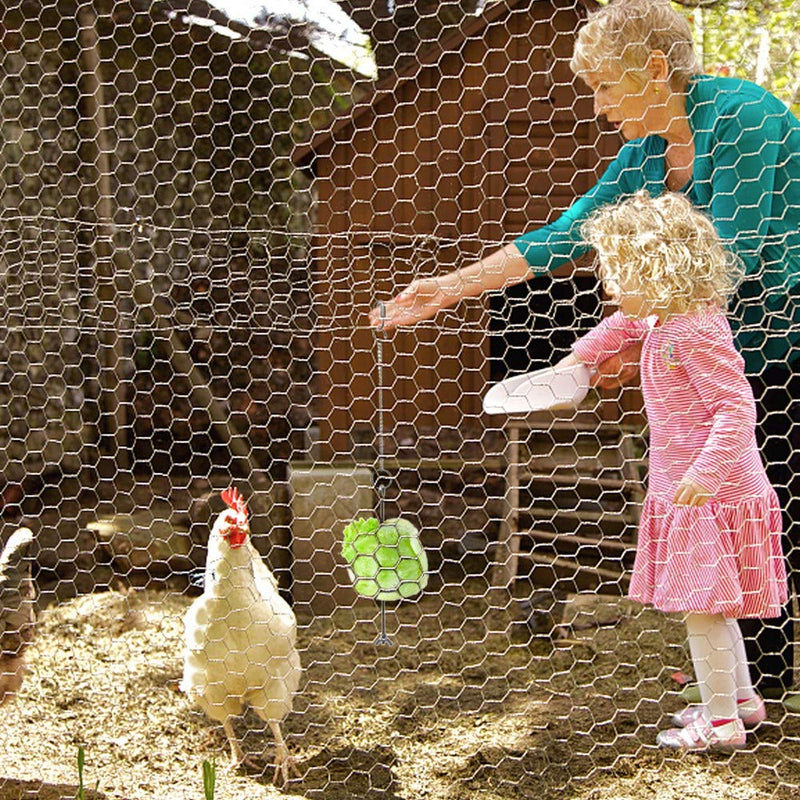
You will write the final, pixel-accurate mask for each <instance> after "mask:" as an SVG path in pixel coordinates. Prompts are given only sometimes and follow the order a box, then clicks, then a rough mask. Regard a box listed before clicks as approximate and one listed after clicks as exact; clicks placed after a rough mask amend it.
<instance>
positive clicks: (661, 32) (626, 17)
mask: <svg viewBox="0 0 800 800" xmlns="http://www.w3.org/2000/svg"><path fill="white" fill-rule="evenodd" d="M654 50H659V51H661V52H662V53H664V55H665V56H666V57H667V63H668V64H669V69H670V79H671V82H672V84H673V88H675V89H683V87H685V86H686V84H687V83H688V81H689V78H691V77H692V76H693V75H696V74H697V73H698V72H700V71H701V70H700V65H699V62H698V60H697V54H696V51H695V47H694V42H693V40H692V30H691V28H690V27H689V22H688V21H687V19H686V18H685V17H684V16H682V15H681V14H679V13H678V12H677V11H675V9H674V8H673V7H672V6H671V5H670V3H669V0H612V2H611V3H609V4H608V5H607V6H604V7H603V8H601V9H600V10H598V11H596V12H594V13H593V14H590V15H589V20H588V22H587V23H586V24H585V25H584V26H583V27H582V28H581V29H580V31H579V32H578V37H577V39H576V40H575V50H574V53H573V56H572V60H571V61H570V67H571V68H572V71H573V72H574V73H575V74H576V75H579V76H581V75H584V74H585V73H587V72H594V71H596V70H598V69H601V68H611V69H614V70H616V71H618V72H619V73H620V74H622V73H624V72H626V71H627V70H634V71H636V70H642V69H644V68H645V66H646V64H647V59H648V58H649V56H650V53H652V52H653V51H654Z"/></svg>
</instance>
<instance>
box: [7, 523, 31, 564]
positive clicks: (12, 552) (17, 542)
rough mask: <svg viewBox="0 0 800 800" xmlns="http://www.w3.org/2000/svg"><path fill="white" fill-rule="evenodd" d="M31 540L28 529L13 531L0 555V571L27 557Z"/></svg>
mask: <svg viewBox="0 0 800 800" xmlns="http://www.w3.org/2000/svg"><path fill="white" fill-rule="evenodd" d="M33 539H34V536H33V531H32V530H31V529H30V528H18V529H17V530H16V531H14V533H12V534H11V537H10V538H9V540H8V541H7V542H6V546H5V547H4V548H3V552H2V554H0V570H1V569H3V567H6V566H8V565H14V564H19V563H20V562H21V561H23V560H24V559H25V558H26V557H27V555H28V551H29V550H30V546H31V542H33Z"/></svg>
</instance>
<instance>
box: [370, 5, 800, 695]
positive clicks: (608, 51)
mask: <svg viewBox="0 0 800 800" xmlns="http://www.w3.org/2000/svg"><path fill="white" fill-rule="evenodd" d="M571 66H572V68H573V71H575V72H576V73H577V74H578V75H579V76H580V77H581V78H582V79H583V80H584V81H585V82H586V83H587V84H588V85H589V87H590V88H591V89H592V91H593V92H594V98H595V112H596V113H597V114H598V115H603V116H605V117H606V118H607V119H608V120H609V121H610V122H612V123H613V124H615V125H616V126H617V128H618V129H619V130H620V132H621V133H622V135H623V137H624V138H625V139H626V140H628V141H627V142H626V144H625V145H624V146H623V148H622V149H621V150H620V152H619V154H618V156H617V158H616V159H615V160H614V161H613V162H612V163H611V164H610V166H609V167H608V169H607V170H606V172H605V173H604V175H603V176H602V178H601V179H600V181H598V183H597V184H596V185H595V186H594V187H593V188H592V189H591V190H590V191H589V192H588V193H587V194H586V195H584V196H583V197H580V198H578V199H577V200H576V201H575V202H574V203H573V205H572V206H571V207H570V208H569V209H568V210H567V211H565V212H564V214H562V215H561V217H559V219H557V220H556V221H555V222H553V223H551V224H550V225H548V226H545V227H544V228H540V229H538V230H535V231H532V232H530V233H526V234H524V235H523V236H521V237H519V238H518V239H516V240H515V241H514V242H513V243H512V244H508V245H506V246H505V247H503V248H501V249H500V250H498V251H496V252H494V253H492V254H491V255H489V256H487V257H486V258H484V259H483V260H481V261H479V262H476V263H473V264H470V265H468V266H466V267H464V268H462V269H460V270H456V271H455V272H451V273H449V274H447V275H443V276H441V277H437V278H428V279H421V280H416V281H414V282H413V283H411V284H410V285H409V286H408V287H407V288H406V289H405V290H403V291H402V292H401V293H400V294H399V295H398V296H397V297H396V298H394V299H393V300H392V301H390V302H389V303H387V304H386V316H387V322H386V326H387V327H389V328H391V327H396V326H398V325H408V324H414V323H415V322H418V321H420V320H423V319H427V318H429V317H432V316H433V315H434V314H435V313H436V312H437V311H438V310H439V309H440V308H443V307H447V306H452V305H455V304H456V303H457V302H458V301H459V300H461V299H462V298H464V297H472V296H476V295H479V294H481V293H482V292H484V291H487V290H492V289H500V288H503V287H506V286H509V285H512V284H514V283H518V282H521V281H523V280H527V279H528V278H530V277H531V276H532V275H533V274H537V273H542V272H545V271H547V270H552V269H554V268H555V267H556V266H558V265H559V264H560V263H562V262H564V261H566V260H569V259H572V258H575V257H577V256H579V255H581V254H582V253H583V252H585V251H586V246H585V244H584V243H583V242H582V241H581V238H580V228H581V224H582V223H583V221H584V220H585V219H586V218H587V217H588V216H589V215H590V214H591V213H592V212H593V211H594V210H596V209H597V208H598V207H600V206H602V205H605V204H607V203H611V202H614V201H616V200H617V199H619V198H620V197H622V196H624V195H628V194H633V193H634V192H636V191H638V190H640V189H647V190H648V191H649V192H650V194H652V195H654V196H657V195H659V194H661V193H663V192H664V191H666V190H670V191H679V192H682V193H684V194H686V195H687V196H688V197H689V198H690V199H691V200H692V202H693V203H694V204H695V205H696V206H698V207H699V208H700V209H702V210H704V211H705V212H707V213H708V214H709V215H710V216H711V218H712V220H713V222H714V225H715V227H716V229H717V231H718V232H719V234H720V236H721V238H722V239H723V241H724V242H725V243H726V244H727V245H728V246H729V247H731V248H732V249H734V250H735V251H736V252H737V253H738V255H739V256H740V258H741V259H742V261H743V262H744V265H745V269H746V273H747V276H746V279H745V281H744V282H743V283H742V285H741V286H740V288H739V290H738V292H737V296H736V299H735V303H734V308H733V309H732V312H731V316H732V319H731V323H732V327H733V328H734V331H735V334H736V343H737V346H738V348H739V350H740V352H741V353H742V355H743V356H744V358H745V363H746V369H747V372H748V375H749V376H750V379H751V382H752V383H753V388H754V394H755V396H756V400H757V402H758V403H759V415H760V423H761V433H762V435H763V433H764V429H765V427H768V428H769V430H768V431H767V433H768V438H767V439H766V441H762V442H761V445H762V452H763V453H764V456H765V458H766V460H767V461H768V463H769V465H770V466H769V472H770V478H771V480H772V482H773V484H775V485H776V487H777V488H778V492H779V496H780V498H781V502H782V505H783V508H784V510H785V514H786V517H787V518H786V520H785V530H786V531H787V532H788V534H789V539H790V540H791V541H792V542H794V543H795V544H796V545H800V541H798V540H800V531H798V527H800V524H799V523H800V511H798V509H797V508H796V507H795V508H792V507H791V505H790V501H791V498H792V497H793V496H794V497H798V498H800V486H798V485H797V484H798V478H797V473H798V469H797V468H796V465H795V464H794V463H793V461H792V460H793V459H795V460H796V459H797V457H798V450H800V408H798V402H797V400H795V398H797V397H798V396H800V395H799V394H798V391H800V122H799V121H798V120H797V119H796V118H795V117H794V116H793V115H792V114H791V113H790V112H789V111H788V110H787V109H786V107H785V106H784V105H783V104H782V103H781V102H780V101H779V100H778V99H777V98H775V97H774V96H772V95H771V94H769V93H768V92H765V91H764V90H763V89H761V88H759V87H758V86H756V85H754V84H751V83H748V82H746V81H739V80H735V79H730V78H716V77H712V76H708V75H701V74H699V68H698V65H697V60H696V56H695V53H694V48H693V44H692V38H691V31H690V29H689V26H688V23H687V22H686V20H685V19H684V18H683V17H681V16H680V15H679V14H678V13H677V12H675V11H674V10H673V9H672V7H671V6H670V4H669V2H668V0H613V1H612V2H611V3H610V4H609V5H608V6H606V7H604V8H602V9H601V10H600V11H598V12H597V13H595V14H594V15H592V17H590V19H589V21H588V22H587V24H586V25H585V26H584V27H583V28H582V29H581V31H580V33H579V36H578V39H577V42H576V46H575V53H574V56H573V59H572V62H571ZM370 322H371V324H372V325H374V326H378V325H381V324H382V321H381V319H380V317H379V315H378V313H377V311H374V312H373V313H372V314H371V317H370ZM637 361H638V353H637V352H633V353H631V352H628V353H623V354H621V356H620V357H618V358H615V359H611V360H609V361H608V362H606V363H605V364H603V365H601V369H600V373H601V384H603V385H613V384H614V383H619V382H625V381H627V380H629V379H630V378H631V377H632V374H635V371H636V363H637ZM762 438H763V436H762ZM792 439H793V440H794V445H793V446H792V445H791V444H787V443H789V442H791V441H792ZM787 448H788V450H787ZM794 502H795V504H797V503H798V502H800V501H798V500H795V501H794ZM794 520H797V523H795V522H794ZM798 552H800V551H798V549H797V548H795V549H794V551H793V555H796V554H798ZM792 560H795V559H794V558H793V559H792ZM797 560H798V561H800V559H797ZM796 567H800V563H799V564H797V565H796ZM798 574H800V570H798V569H797V568H796V569H795V571H794V577H795V579H797V576H798ZM758 625H759V630H758V631H757V632H756V635H755V638H753V637H752V635H751V637H750V640H749V642H748V656H749V658H750V660H751V663H752V670H753V677H754V680H755V681H756V683H757V685H758V686H759V688H760V689H761V690H762V691H765V692H767V693H770V692H771V691H772V692H774V691H782V690H785V689H788V688H790V687H791V684H792V677H793V675H792V656H791V651H792V646H791V645H792V643H791V628H792V625H791V620H790V614H789V609H788V608H787V609H784V616H783V617H782V618H781V619H780V620H779V621H778V622H777V624H776V623H775V622H771V623H770V624H769V625H767V626H761V625H760V623H759V624H758ZM743 628H744V629H745V633H746V634H753V633H754V632H753V631H750V630H747V629H746V627H745V626H743Z"/></svg>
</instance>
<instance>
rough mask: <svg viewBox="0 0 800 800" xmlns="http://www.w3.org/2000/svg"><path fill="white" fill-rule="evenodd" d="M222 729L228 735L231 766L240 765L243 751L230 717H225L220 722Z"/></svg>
mask: <svg viewBox="0 0 800 800" xmlns="http://www.w3.org/2000/svg"><path fill="white" fill-rule="evenodd" d="M222 730H224V731H225V735H226V736H227V737H228V743H229V744H230V746H231V761H232V762H233V766H234V767H240V766H241V765H242V764H244V761H245V758H244V752H243V750H242V746H241V745H240V744H239V740H238V739H237V738H236V733H235V732H234V730H233V724H232V723H231V718H230V717H227V718H226V720H225V721H224V722H223V723H222Z"/></svg>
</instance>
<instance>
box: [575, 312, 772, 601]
mask: <svg viewBox="0 0 800 800" xmlns="http://www.w3.org/2000/svg"><path fill="white" fill-rule="evenodd" d="M636 342H642V357H641V362H640V372H641V381H642V393H643V395H644V401H645V408H646V410H647V417H648V420H649V423H650V466H649V475H650V478H649V486H648V493H647V498H646V499H645V502H644V507H643V510H642V519H641V524H640V527H639V540H638V546H637V553H636V561H635V563H634V567H633V576H632V578H631V585H630V596H631V598H633V599H634V600H638V601H640V602H643V603H650V604H652V605H653V606H655V607H656V608H658V609H661V610H662V611H695V612H702V613H707V614H717V613H719V614H723V615H724V616H726V617H776V616H778V615H779V614H780V610H781V606H783V605H784V604H785V603H786V602H787V585H786V571H785V566H784V559H783V555H782V553H781V543H780V537H781V510H780V506H779V504H778V497H777V495H776V494H775V490H774V489H773V488H772V486H771V485H770V483H769V480H768V479H767V475H766V472H765V471H764V466H763V464H762V462H761V456H760V454H759V452H758V449H757V446H756V438H755V423H756V410H755V403H754V400H753V394H752V390H751V389H750V384H749V383H748V382H747V379H746V378H745V376H744V361H743V359H742V357H741V356H740V355H739V354H738V353H737V352H736V349H735V348H734V345H733V337H732V334H731V329H730V326H729V324H728V321H727V319H726V318H725V314H724V313H723V312H722V311H721V310H720V309H718V308H716V307H712V306H709V307H707V308H705V309H703V310H702V311H697V312H693V313H689V314H684V315H681V316H678V317H673V318H671V319H669V320H668V321H667V322H665V323H664V324H659V323H658V319H657V318H656V317H650V318H648V319H646V320H641V319H628V318H627V317H625V316H624V315H623V314H622V313H621V312H617V313H616V314H614V315H613V316H610V317H608V318H607V319H605V320H603V321H602V322H601V323H600V324H599V325H598V326H597V327H596V328H595V329H594V330H592V331H590V332H589V333H588V334H587V335H586V336H584V337H583V338H581V339H579V340H578V341H577V342H576V343H575V345H574V346H573V351H574V353H575V355H576V356H578V358H580V359H581V360H582V361H584V363H586V364H590V365H593V366H594V365H597V364H598V363H600V362H601V361H603V360H605V359H606V358H608V357H609V356H612V355H615V354H616V353H618V352H619V351H620V350H623V349H624V348H625V347H627V346H629V345H632V344H635V343H636ZM684 476H686V477H688V478H690V479H691V480H693V481H695V482H696V483H698V484H700V485H701V486H702V487H704V488H705V489H706V490H708V491H709V492H710V493H711V495H712V496H711V499H710V500H709V501H708V502H707V503H706V504H705V505H703V506H702V507H700V508H697V507H692V506H676V505H675V504H674V503H673V502H672V501H673V498H674V496H675V492H676V489H677V486H678V483H679V482H680V481H681V479H682V478H684Z"/></svg>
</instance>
